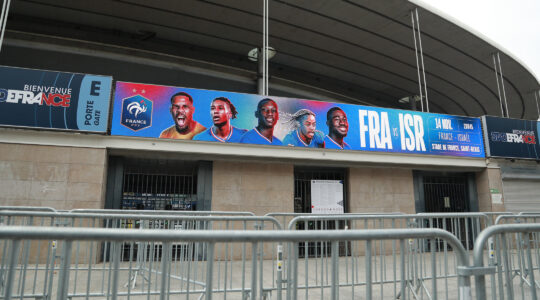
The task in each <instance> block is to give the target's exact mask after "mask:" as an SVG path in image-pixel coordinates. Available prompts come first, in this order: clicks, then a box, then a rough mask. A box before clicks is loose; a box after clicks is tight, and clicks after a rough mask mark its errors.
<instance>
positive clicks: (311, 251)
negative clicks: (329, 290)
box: [288, 213, 491, 299]
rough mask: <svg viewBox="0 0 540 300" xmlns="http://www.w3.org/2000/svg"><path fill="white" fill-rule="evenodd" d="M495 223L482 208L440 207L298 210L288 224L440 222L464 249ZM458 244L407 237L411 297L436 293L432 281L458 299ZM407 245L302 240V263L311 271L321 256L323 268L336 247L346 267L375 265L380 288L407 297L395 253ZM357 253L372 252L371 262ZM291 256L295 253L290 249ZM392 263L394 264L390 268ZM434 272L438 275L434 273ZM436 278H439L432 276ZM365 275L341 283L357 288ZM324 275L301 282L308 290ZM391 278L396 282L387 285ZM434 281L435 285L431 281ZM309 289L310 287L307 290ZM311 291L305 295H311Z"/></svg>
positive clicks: (307, 227)
mask: <svg viewBox="0 0 540 300" xmlns="http://www.w3.org/2000/svg"><path fill="white" fill-rule="evenodd" d="M490 224H491V218H489V217H488V216H486V215H485V214H481V213H464V214H457V213H436V214H415V215H399V214H398V215H325V216H316V215H311V216H298V217H295V218H294V219H293V220H291V222H290V223H289V225H288V229H289V230H300V231H303V232H304V231H311V230H328V229H344V230H358V229H369V230H371V229H390V228H391V229H398V228H399V229H415V228H440V229H443V230H445V231H448V232H450V233H452V234H453V235H454V236H456V238H457V240H459V241H460V242H461V243H462V245H463V246H464V248H465V249H472V247H473V245H474V240H475V239H476V237H477V235H478V234H479V232H480V231H481V230H482V229H484V228H485V227H487V226H489V225H490ZM452 250H453V248H452V247H451V246H450V245H448V244H447V243H446V242H445V241H443V240H429V241H428V240H410V241H408V243H407V247H406V253H407V256H408V261H407V262H408V264H407V277H406V282H407V293H408V296H410V297H412V298H416V299H419V298H428V299H432V296H433V295H431V292H430V289H431V290H435V287H434V286H433V285H439V286H442V289H439V290H442V291H443V294H442V296H443V297H444V298H446V299H453V298H452V297H451V295H452V294H453V290H452V287H451V286H450V285H449V284H450V283H451V282H452V281H453V280H455V278H457V277H458V276H459V274H458V266H459V265H458V264H457V262H456V261H455V260H454V259H453V256H452V255H451V253H452ZM402 251H403V250H402V249H400V247H399V245H398V244H396V243H395V242H383V241H379V242H377V243H370V244H369V245H367V244H366V245H363V244H361V245H358V244H356V243H340V244H338V248H335V249H334V248H331V245H330V243H328V242H325V241H321V242H317V243H309V242H303V243H301V244H300V245H299V254H300V256H301V257H303V259H302V260H296V261H295V263H296V264H298V263H300V264H301V266H300V268H301V269H304V273H306V274H307V273H308V269H309V266H310V265H311V264H313V261H316V263H315V265H316V266H318V267H319V268H326V264H327V263H326V261H327V259H328V257H329V256H331V255H332V254H333V253H334V252H337V253H338V254H339V255H340V256H342V257H344V259H345V260H348V261H349V262H348V264H347V266H346V267H349V268H352V269H355V270H356V269H362V268H368V267H369V268H375V269H376V270H378V272H376V273H374V277H373V278H372V283H373V284H374V285H376V286H377V287H378V290H379V294H381V295H382V294H391V295H392V297H393V298H394V299H397V298H400V297H403V296H402V293H401V291H400V290H399V289H397V286H398V285H399V278H398V277H397V276H396V259H397V257H399V256H400V254H401V252H402ZM357 254H361V255H366V256H370V257H372V258H373V260H372V262H370V264H369V265H368V264H367V263H366V264H361V263H360V262H359V261H357V260H355V259H354V256H355V255H357ZM289 256H290V255H289ZM388 265H390V266H392V268H391V269H390V270H388V269H387V266H388ZM433 276H434V277H433ZM433 278H435V280H433ZM367 282H368V281H364V280H363V279H362V278H360V277H354V276H350V277H346V278H344V279H343V280H342V281H341V283H340V284H341V285H342V286H349V287H351V288H353V289H354V288H356V287H358V286H362V285H365V284H367ZM325 284H326V281H325V280H324V278H319V277H317V276H314V277H304V281H303V282H302V285H301V288H305V289H306V290H307V291H308V290H309V291H312V290H314V288H315V287H320V286H324V285H325ZM388 284H390V285H391V286H393V288H390V289H389V288H388ZM430 285H431V286H430ZM307 291H306V293H307ZM310 298H311V296H308V295H306V299H310Z"/></svg>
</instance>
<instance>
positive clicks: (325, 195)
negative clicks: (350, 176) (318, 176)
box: [311, 180, 344, 214]
mask: <svg viewBox="0 0 540 300" xmlns="http://www.w3.org/2000/svg"><path fill="white" fill-rule="evenodd" d="M311 213H313V214H342V213H344V209H343V181H342V180H311Z"/></svg>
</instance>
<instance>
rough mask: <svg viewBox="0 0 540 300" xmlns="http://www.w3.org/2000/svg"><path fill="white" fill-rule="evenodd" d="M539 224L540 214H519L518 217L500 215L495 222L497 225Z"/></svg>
mask: <svg viewBox="0 0 540 300" xmlns="http://www.w3.org/2000/svg"><path fill="white" fill-rule="evenodd" d="M539 222H540V213H519V214H518V215H500V216H498V217H497V219H496V220H495V224H496V225H500V224H521V223H539Z"/></svg>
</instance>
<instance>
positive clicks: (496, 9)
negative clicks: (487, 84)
mask: <svg viewBox="0 0 540 300" xmlns="http://www.w3.org/2000/svg"><path fill="white" fill-rule="evenodd" d="M420 1H422V2H424V3H427V4H428V5H430V6H433V7H435V8H436V9H438V10H440V11H442V12H444V13H445V14H446V15H449V16H450V17H452V18H454V19H457V20H459V21H460V22H461V23H463V24H464V25H466V26H468V27H470V28H472V29H474V30H475V31H476V32H478V33H480V34H482V35H484V36H486V37H487V38H489V39H490V40H492V41H494V42H495V43H496V44H498V45H500V46H502V48H504V49H506V50H508V52H510V53H511V54H512V55H513V56H514V57H517V58H518V59H519V60H520V61H521V62H523V63H524V64H525V65H527V66H528V67H529V69H530V70H531V71H532V72H533V73H534V75H535V76H536V79H537V80H539V81H540V0H420ZM503 72H504V65H503Z"/></svg>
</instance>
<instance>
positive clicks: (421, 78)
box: [411, 8, 429, 112]
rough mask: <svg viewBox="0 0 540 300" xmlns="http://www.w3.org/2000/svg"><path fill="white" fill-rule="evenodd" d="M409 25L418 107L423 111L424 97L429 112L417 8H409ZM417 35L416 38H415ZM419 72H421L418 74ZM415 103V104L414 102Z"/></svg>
mask: <svg viewBox="0 0 540 300" xmlns="http://www.w3.org/2000/svg"><path fill="white" fill-rule="evenodd" d="M411 25H412V30H413V41H414V53H415V57H416V72H417V75H418V92H419V94H420V108H421V109H422V111H424V99H425V100H426V111H427V112H429V98H428V92H427V80H426V72H425V64H424V49H423V47H422V32H421V31H420V18H419V17H418V9H416V8H415V9H414V10H411ZM417 35H418V39H417V38H416V37H417ZM420 73H422V74H421V75H420ZM415 105H416V104H415Z"/></svg>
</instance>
